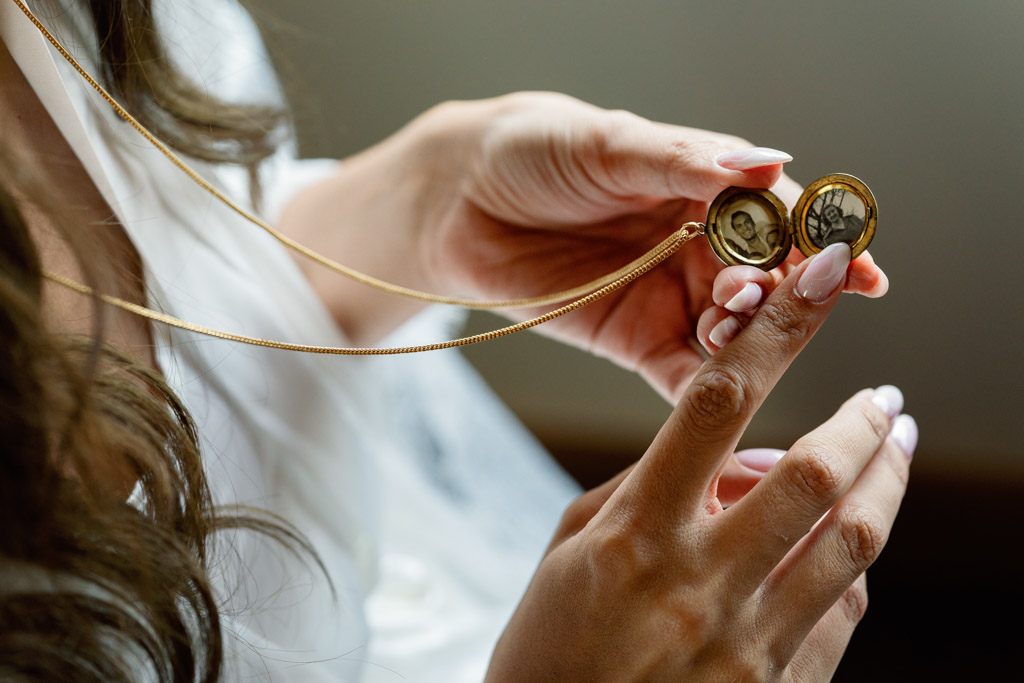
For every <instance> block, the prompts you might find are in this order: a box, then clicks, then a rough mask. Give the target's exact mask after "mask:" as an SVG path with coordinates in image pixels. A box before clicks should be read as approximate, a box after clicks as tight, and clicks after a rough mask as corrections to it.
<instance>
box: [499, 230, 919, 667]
mask: <svg viewBox="0 0 1024 683" xmlns="http://www.w3.org/2000/svg"><path fill="white" fill-rule="evenodd" d="M848 263H849V249H848V248H847V247H846V246H845V245H836V246H834V247H831V248H829V249H826V250H825V251H823V252H822V253H821V254H819V255H817V256H815V257H814V258H812V259H809V260H808V261H806V262H805V263H802V264H800V266H798V267H797V268H795V269H794V272H793V273H792V274H791V275H790V276H789V277H788V278H786V280H784V281H783V282H782V283H781V284H780V285H779V286H778V287H777V288H776V289H775V291H774V293H773V294H772V295H771V296H770V297H769V298H768V300H767V301H766V302H765V303H764V304H763V305H762V306H761V308H760V309H759V310H758V311H757V312H756V313H754V314H753V315H752V317H751V318H750V320H749V323H748V324H747V326H746V328H745V329H744V330H743V331H741V332H740V333H739V334H737V335H736V336H735V338H734V339H733V340H732V341H731V342H729V343H728V344H724V345H723V346H724V348H721V349H720V350H718V352H717V353H716V355H715V356H714V357H713V358H712V359H710V360H708V361H707V362H706V363H705V364H704V366H703V367H702V368H701V370H700V371H699V373H698V374H697V376H696V377H695V379H694V380H693V382H692V383H691V384H690V386H689V387H688V389H687V390H686V393H685V394H684V396H683V398H682V400H681V401H680V402H679V404H678V406H677V407H676V409H675V411H674V412H673V414H672V416H671V418H670V419H669V420H668V422H667V423H666V424H665V426H664V428H663V429H662V430H661V432H660V433H659V434H658V437H657V438H656V439H655V441H654V443H653V444H652V446H651V447H650V449H649V450H648V452H647V453H646V454H645V455H644V456H643V458H642V459H641V460H640V461H639V462H638V463H637V465H636V466H635V467H634V468H633V469H632V470H631V471H628V472H626V473H623V474H622V475H620V476H619V477H617V478H616V479H614V480H612V481H610V482H608V483H607V484H605V485H603V486H601V487H599V488H597V489H594V490H593V491H591V492H589V493H587V494H585V495H584V496H582V497H581V498H580V499H578V500H577V502H576V503H574V504H573V505H572V506H571V507H570V509H569V510H568V512H567V513H566V515H565V517H564V518H563V521H562V525H561V526H560V528H559V530H558V532H557V534H556V537H555V540H554V541H553V543H552V544H551V547H550V548H549V550H548V553H547V554H546V556H545V557H544V559H543V561H542V562H541V564H540V567H539V568H538V570H537V573H536V575H535V576H534V579H533V581H532V583H531V584H530V586H529V588H528V589H527V592H526V594H525V595H524V597H523V600H522V602H521V603H520V605H519V607H518V609H517V611H516V613H515V614H514V615H513V617H512V620H511V621H510V623H509V625H508V627H507V628H506V630H505V632H504V634H503V635H502V638H501V640H500V641H499V642H498V645H497V647H496V649H495V652H494V656H493V658H492V660H491V667H490V670H489V671H488V680H491V681H506V680H508V681H539V680H544V681H569V680H573V681H576V680H580V681H616V682H620V681H632V680H641V679H642V680H672V681H675V680H683V679H685V680H687V681H691V680H693V681H735V680H743V681H746V680H787V681H797V680H798V681H811V680H814V681H817V680H827V679H828V678H829V677H830V676H831V674H832V672H833V671H834V670H835V668H836V666H837V665H838V662H839V659H840V657H841V656H842V653H843V651H844V650H845V648H846V644H847V642H848V640H849V638H850V635H851V634H852V632H853V629H854V627H855V626H856V624H857V622H858V621H859V620H860V618H861V616H862V615H863V612H864V609H865V607H866V604H867V603H866V600H867V594H866V590H865V583H864V578H863V575H864V571H865V570H866V569H867V567H868V565H870V564H871V563H872V562H873V561H874V559H875V558H876V557H877V556H878V553H879V551H881V549H882V546H883V545H884V544H885V539H886V537H887V535H888V533H889V530H890V528H891V527H892V524H893V521H894V518H895V516H896V513H897V510H898V508H899V504H900V501H901V499H902V497H903V493H904V490H905V488H906V482H907V475H908V467H909V462H910V453H911V451H912V450H913V446H914V442H915V441H916V428H915V427H914V426H913V421H912V420H911V418H909V417H906V416H901V417H897V414H898V413H899V411H900V410H901V408H902V405H901V403H902V400H901V398H900V397H899V394H898V392H896V391H894V390H892V389H891V388H887V389H883V390H878V391H876V390H870V389H868V390H864V391H861V392H859V393H858V394H856V395H854V396H853V397H852V398H851V399H850V400H849V401H847V402H846V403H845V404H844V405H843V406H842V407H841V408H840V409H839V411H838V412H837V413H836V414H835V415H834V416H833V417H832V418H831V419H830V420H828V421H827V422H826V423H825V424H823V425H821V426H820V427H818V428H817V429H815V430H814V431H812V432H811V433H809V434H807V435H806V436H804V437H803V438H801V439H800V440H798V441H797V442H796V444H795V445H794V446H793V447H792V448H791V449H790V450H789V452H788V453H787V454H786V455H785V456H784V457H783V458H782V459H781V460H780V461H779V462H778V463H777V464H776V465H775V466H774V467H773V468H772V469H771V470H770V471H769V472H768V474H767V475H765V477H764V479H763V480H761V481H760V482H759V483H758V484H757V485H756V486H754V488H753V489H752V490H751V491H750V492H749V493H747V494H746V495H745V496H744V497H743V498H742V499H741V500H739V501H738V502H736V503H735V504H734V505H732V506H730V507H729V508H728V509H723V507H722V505H721V503H720V501H719V498H718V497H717V492H716V487H717V483H718V478H719V475H720V472H721V471H722V468H723V466H724V465H725V464H726V463H727V462H728V460H729V458H730V456H731V454H732V452H733V449H734V448H735V446H736V443H737V441H738V440H739V437H740V435H741V434H742V432H743V429H744V428H745V426H746V425H747V423H748V422H749V420H750V418H751V416H752V415H753V414H754V412H755V411H756V409H757V408H758V406H759V405H760V403H761V402H762V401H763V399H764V398H765V396H766V395H767V394H768V392H769V391H770V390H771V388H772V386H774V384H775V382H776V381H777V380H778V378H779V377H780V375H781V374H782V372H783V371H784V370H785V368H786V367H787V366H788V365H789V363H790V362H791V361H792V360H793V358H794V357H795V356H796V355H797V354H798V353H799V352H800V350H801V348H802V347H803V346H804V344H805V343H806V342H807V341H808V339H809V338H810V337H811V336H812V335H813V334H814V332H815V331H816V330H817V328H818V327H819V326H820V325H821V323H822V321H823V320H824V318H825V317H826V315H827V314H828V312H829V310H830V309H831V308H832V306H833V304H834V303H835V301H836V299H837V298H838V296H839V293H840V291H841V289H842V286H841V285H842V282H843V279H844V277H845V274H846V266H847V264H848Z"/></svg>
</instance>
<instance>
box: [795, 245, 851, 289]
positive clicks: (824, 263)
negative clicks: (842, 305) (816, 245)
mask: <svg viewBox="0 0 1024 683" xmlns="http://www.w3.org/2000/svg"><path fill="white" fill-rule="evenodd" d="M809 260H810V263H808V264H807V268H806V270H804V272H803V273H802V274H801V275H800V280H799V281H798V282H797V283H796V291H797V293H799V294H800V296H802V297H803V298H805V299H809V300H810V301H824V300H825V299H827V298H828V296H829V294H831V293H832V292H834V291H835V289H836V287H838V286H839V285H840V284H841V283H842V282H843V281H844V280H845V279H846V267H847V266H848V265H850V245H848V244H844V243H843V242H839V243H837V244H831V245H829V246H827V247H825V249H823V250H822V251H821V253H818V254H815V255H814V256H812V257H811V258H810V259H809Z"/></svg>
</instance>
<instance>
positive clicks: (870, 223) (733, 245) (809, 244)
mask: <svg viewBox="0 0 1024 683" xmlns="http://www.w3.org/2000/svg"><path fill="white" fill-rule="evenodd" d="M877 222H878V205H877V204H876V203H875V197H874V195H872V194H871V190H869V189H868V186H867V185H865V184H864V183H862V182H861V181H860V180H858V179H857V178H854V177H853V176H852V175H846V174H845V173H831V174H829V175H827V176H825V177H823V178H819V179H817V180H815V181H814V182H813V183H811V184H810V185H809V186H808V187H807V189H806V190H804V193H803V194H802V195H800V199H799V200H798V201H797V203H796V206H795V207H794V208H793V213H792V215H788V216H787V211H786V206H785V205H784V204H783V203H782V201H781V200H780V199H779V198H778V197H776V196H775V195H774V194H773V193H772V192H770V191H768V190H752V189H749V188H746V187H730V188H727V189H725V190H723V191H722V193H721V194H719V195H718V196H717V197H715V200H714V201H713V202H711V207H710V208H709V209H708V218H707V227H706V228H705V229H706V231H707V235H708V241H709V242H711V248H712V249H714V251H715V253H716V254H718V257H719V258H720V259H722V261H724V262H725V263H727V264H728V265H730V266H738V265H748V266H755V267H757V268H760V269H762V270H771V269H772V268H774V267H776V266H777V265H779V264H780V263H782V262H783V261H784V260H786V256H787V255H789V250H790V249H791V248H792V247H793V244H794V243H795V244H796V246H797V248H798V249H799V250H800V251H801V252H803V254H804V256H813V255H814V254H817V253H818V252H819V251H821V250H822V249H824V248H825V247H827V246H828V245H830V244H834V243H836V242H846V243H847V244H849V245H850V251H851V252H852V254H851V255H852V257H853V258H857V257H858V256H860V255H861V253H862V252H863V251H864V250H865V249H867V246H868V244H869V243H870V242H871V238H872V237H874V236H875V224H876V223H877Z"/></svg>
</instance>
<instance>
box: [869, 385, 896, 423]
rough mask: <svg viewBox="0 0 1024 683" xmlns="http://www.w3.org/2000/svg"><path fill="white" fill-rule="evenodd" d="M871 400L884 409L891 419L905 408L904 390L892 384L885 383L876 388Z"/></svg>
mask: <svg viewBox="0 0 1024 683" xmlns="http://www.w3.org/2000/svg"><path fill="white" fill-rule="evenodd" d="M871 402H872V403H874V404H875V405H876V406H878V407H879V408H881V409H882V410H884V411H885V414H886V415H888V416H889V419H890V420H891V419H893V418H894V417H896V416H897V415H899V414H900V411H902V410H903V392H902V391H900V390H899V389H897V388H896V387H894V386H893V385H891V384H883V385H882V386H880V387H878V388H877V389H875V394H874V396H872V397H871Z"/></svg>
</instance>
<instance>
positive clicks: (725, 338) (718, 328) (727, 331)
mask: <svg viewBox="0 0 1024 683" xmlns="http://www.w3.org/2000/svg"><path fill="white" fill-rule="evenodd" d="M739 331H740V323H739V321H738V320H736V318H733V317H732V316H729V317H728V318H726V319H725V320H723V321H722V322H720V323H718V324H717V325H715V326H714V327H713V328H712V329H711V333H710V334H708V339H709V340H710V341H711V343H712V344H714V345H715V346H717V347H718V348H722V347H723V346H725V345H726V344H728V343H729V340H730V339H732V338H733V337H735V336H736V333H737V332H739Z"/></svg>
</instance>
